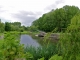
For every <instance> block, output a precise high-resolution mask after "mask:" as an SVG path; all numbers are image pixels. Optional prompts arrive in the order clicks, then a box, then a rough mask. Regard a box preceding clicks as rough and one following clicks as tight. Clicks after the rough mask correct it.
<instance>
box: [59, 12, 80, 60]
mask: <svg viewBox="0 0 80 60" xmlns="http://www.w3.org/2000/svg"><path fill="white" fill-rule="evenodd" d="M79 19H80V13H77V14H76V15H75V16H74V17H73V18H72V20H71V24H70V26H69V27H68V28H67V31H66V33H64V34H62V35H61V37H60V42H59V43H60V44H59V46H60V45H61V47H60V51H61V52H62V57H63V60H78V59H80V58H79V56H80V54H79V53H80V24H79V23H80V22H79Z"/></svg>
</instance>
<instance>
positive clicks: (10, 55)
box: [0, 33, 32, 60]
mask: <svg viewBox="0 0 80 60" xmlns="http://www.w3.org/2000/svg"><path fill="white" fill-rule="evenodd" d="M17 36H18V35H17V34H16V33H14V34H13V33H7V34H5V36H4V40H3V43H2V45H1V46H0V48H1V49H0V60H16V59H26V58H27V59H29V58H30V59H31V58H32V55H31V54H30V53H27V52H26V53H24V47H23V46H24V45H21V44H20V42H19V41H20V40H17V39H18V38H17Z"/></svg>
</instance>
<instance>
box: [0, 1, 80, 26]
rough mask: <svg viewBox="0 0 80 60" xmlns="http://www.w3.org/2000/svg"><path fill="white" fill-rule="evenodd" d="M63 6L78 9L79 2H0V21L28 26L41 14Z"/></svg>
mask: <svg viewBox="0 0 80 60" xmlns="http://www.w3.org/2000/svg"><path fill="white" fill-rule="evenodd" d="M64 5H75V6H77V7H79V8H80V0H0V19H1V20H2V22H6V21H7V22H15V21H16V22H21V23H22V25H25V26H30V25H31V23H32V21H34V20H36V19H37V18H39V17H40V16H42V14H44V13H46V12H49V11H51V10H52V9H56V8H60V7H63V6H64Z"/></svg>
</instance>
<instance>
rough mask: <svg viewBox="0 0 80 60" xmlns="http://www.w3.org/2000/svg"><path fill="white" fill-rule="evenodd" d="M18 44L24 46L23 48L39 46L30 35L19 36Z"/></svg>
mask: <svg viewBox="0 0 80 60" xmlns="http://www.w3.org/2000/svg"><path fill="white" fill-rule="evenodd" d="M20 43H21V44H24V46H34V47H40V46H41V45H40V44H39V43H38V42H37V40H35V39H33V38H32V37H31V36H30V35H26V34H25V35H21V37H20Z"/></svg>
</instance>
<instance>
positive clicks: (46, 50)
mask: <svg viewBox="0 0 80 60" xmlns="http://www.w3.org/2000/svg"><path fill="white" fill-rule="evenodd" d="M25 52H29V53H31V54H32V55H33V59H32V60H38V59H39V58H42V57H44V58H45V60H49V58H50V57H51V56H52V55H55V54H57V53H58V50H57V46H56V45H54V44H49V45H48V47H47V46H42V47H38V48H35V47H32V46H30V47H28V46H27V47H26V48H25Z"/></svg>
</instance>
